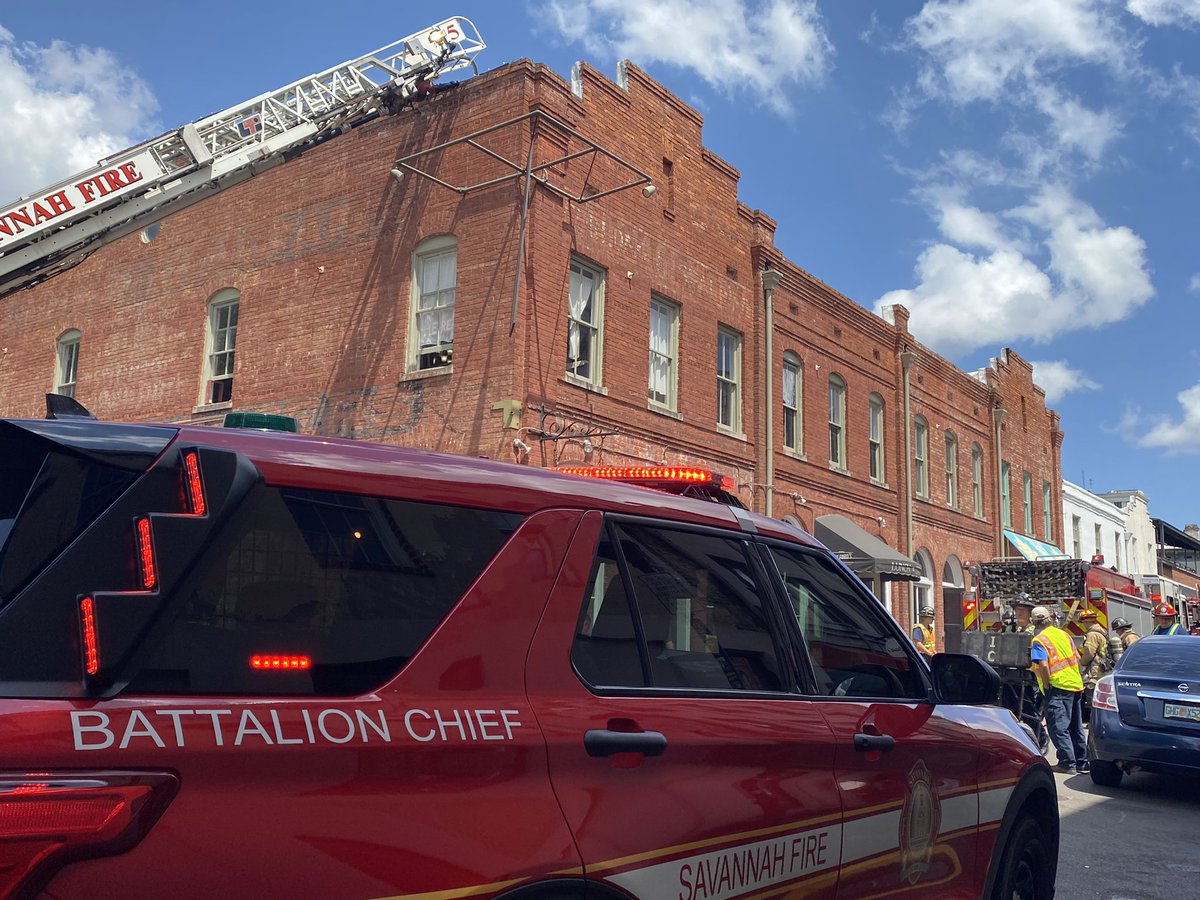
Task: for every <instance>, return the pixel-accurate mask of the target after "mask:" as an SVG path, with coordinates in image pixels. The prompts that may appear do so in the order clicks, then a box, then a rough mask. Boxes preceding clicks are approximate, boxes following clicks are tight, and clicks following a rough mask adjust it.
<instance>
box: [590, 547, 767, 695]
mask: <svg viewBox="0 0 1200 900" xmlns="http://www.w3.org/2000/svg"><path fill="white" fill-rule="evenodd" d="M609 528H610V529H611V531H610V534H609V536H607V537H606V538H605V539H604V540H603V541H601V543H600V546H599V548H598V552H597V558H596V563H595V564H594V566H593V571H592V579H591V582H590V584H589V587H588V590H587V593H586V595H585V598H584V615H583V617H582V618H581V626H580V633H579V634H577V636H576V640H575V646H574V649H573V651H572V657H573V659H574V661H575V664H576V668H577V669H578V670H579V672H580V674H581V675H582V676H583V677H584V678H585V680H588V681H589V683H592V684H593V685H595V686H603V685H605V684H609V685H624V686H646V687H669V688H702V689H711V690H745V691H778V690H782V689H783V685H784V678H783V675H782V670H781V667H780V662H779V654H778V651H777V648H776V644H775V640H774V637H773V635H772V630H771V628H770V624H769V616H768V614H767V610H766V608H765V606H764V603H763V599H762V597H760V595H759V592H758V585H757V584H756V579H755V577H754V574H753V569H752V568H751V565H750V562H749V557H748V555H747V546H746V544H745V542H743V541H739V540H731V539H727V538H722V537H719V536H716V535H710V534H698V533H695V532H690V531H683V530H675V529H670V528H661V527H656V526H650V525H636V524H629V523H620V524H615V523H614V524H610V526H609ZM614 551H616V552H614ZM618 568H620V569H621V570H622V571H623V573H624V577H621V576H620V575H619V573H618V571H617V570H618ZM630 589H632V592H633V598H632V599H633V602H632V603H630V597H629V591H630ZM589 623H590V625H589ZM588 628H590V633H585V631H586V630H587V629H588ZM639 629H640V640H638V635H639ZM635 640H638V646H637V649H638V651H639V655H640V656H641V658H642V663H641V668H640V670H639V668H637V667H635V666H634V665H633V662H634V657H633V655H632V654H631V652H630V649H631V646H632V643H633V642H634V641H635ZM592 679H596V680H594V681H593V680H592Z"/></svg>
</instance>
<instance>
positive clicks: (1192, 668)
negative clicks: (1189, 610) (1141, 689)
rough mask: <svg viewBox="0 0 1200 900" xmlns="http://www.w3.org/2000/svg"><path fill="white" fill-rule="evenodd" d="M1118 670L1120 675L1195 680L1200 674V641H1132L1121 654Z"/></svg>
mask: <svg viewBox="0 0 1200 900" xmlns="http://www.w3.org/2000/svg"><path fill="white" fill-rule="evenodd" d="M1180 645H1186V646H1180ZM1117 668H1118V670H1119V671H1121V672H1146V673H1153V674H1156V675H1163V676H1166V677H1175V678H1195V677H1197V674H1200V641H1171V642H1169V643H1168V642H1159V641H1149V642H1147V641H1134V642H1133V643H1132V644H1130V645H1129V646H1128V647H1126V648H1125V652H1124V653H1123V654H1121V662H1120V665H1119V666H1118V667H1117Z"/></svg>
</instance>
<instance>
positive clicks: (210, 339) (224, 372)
mask: <svg viewBox="0 0 1200 900" xmlns="http://www.w3.org/2000/svg"><path fill="white" fill-rule="evenodd" d="M240 302H241V295H240V294H239V293H238V292H237V291H236V290H234V289H233V288H226V289H225V290H223V291H218V292H217V293H216V294H215V295H213V298H212V299H211V300H209V301H208V335H207V340H206V345H207V347H206V350H207V352H206V353H205V356H204V368H205V372H204V400H203V402H204V403H229V402H230V401H232V400H233V355H234V352H235V350H236V349H237V326H238V306H239V305H240Z"/></svg>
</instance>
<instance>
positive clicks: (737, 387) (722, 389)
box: [717, 326, 742, 431]
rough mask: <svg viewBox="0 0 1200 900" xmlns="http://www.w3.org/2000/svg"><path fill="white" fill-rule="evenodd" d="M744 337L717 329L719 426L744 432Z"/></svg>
mask: <svg viewBox="0 0 1200 900" xmlns="http://www.w3.org/2000/svg"><path fill="white" fill-rule="evenodd" d="M741 382H742V336H741V335H740V334H738V333H737V332H736V331H731V330H729V329H728V328H725V327H724V326H721V327H720V328H718V329H717V424H718V425H719V426H721V427H722V428H728V429H730V430H731V431H741V430H742V395H741Z"/></svg>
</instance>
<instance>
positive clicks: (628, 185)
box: [0, 61, 1062, 632]
mask: <svg viewBox="0 0 1200 900" xmlns="http://www.w3.org/2000/svg"><path fill="white" fill-rule="evenodd" d="M701 126H702V119H701V117H700V116H699V114H698V113H696V111H695V110H693V109H691V108H690V107H688V106H687V105H686V104H684V103H683V102H682V101H680V100H679V98H677V97H675V96H674V95H672V94H671V93H670V92H669V91H667V90H666V89H665V88H664V87H663V86H662V85H660V84H658V83H657V82H655V81H653V80H652V79H651V78H649V77H648V76H647V75H646V74H645V73H643V72H641V71H640V70H638V69H637V68H635V67H634V66H632V65H626V66H623V67H622V69H621V77H620V78H619V79H618V83H614V82H612V81H610V80H608V79H607V78H605V77H604V76H602V75H600V74H599V73H597V72H596V71H595V70H593V69H591V68H589V67H587V66H582V65H581V66H580V67H578V69H577V70H576V72H575V73H573V78H572V81H571V83H568V82H567V81H565V80H564V79H562V78H561V77H560V76H558V75H557V74H555V73H554V72H552V71H550V70H549V69H547V68H545V67H544V66H540V65H537V64H534V63H531V62H529V61H520V62H516V63H512V64H509V65H506V66H504V67H502V68H500V69H497V70H495V71H492V72H489V73H487V74H484V75H481V76H477V77H475V78H473V79H471V80H468V81H466V82H463V83H461V84H459V85H456V86H454V87H452V88H450V89H445V90H441V91H438V92H437V93H436V94H434V95H433V96H432V97H429V98H427V99H425V100H422V101H420V102H419V104H418V105H417V106H415V107H413V108H410V109H408V110H406V111H404V112H402V113H400V114H398V115H395V116H387V117H381V118H377V119H374V120H372V121H369V122H366V123H364V124H361V125H359V126H358V127H355V128H354V129H352V130H350V131H348V132H347V133H345V134H342V135H340V136H338V137H335V138H333V139H330V140H327V141H325V142H324V143H321V144H319V145H317V146H314V147H312V148H310V149H308V150H307V151H306V152H304V153H303V154H301V155H298V156H296V157H295V158H293V159H289V160H288V161H286V162H284V163H283V164H281V165H278V166H276V167H274V168H271V169H269V170H267V171H264V172H262V173H261V174H259V175H257V176H255V177H253V178H250V179H249V180H247V181H245V182H243V183H240V184H236V185H233V186H230V187H229V188H228V189H226V190H222V191H219V192H217V193H215V194H214V195H213V196H212V197H210V198H208V199H205V200H204V201H203V202H200V203H197V204H195V205H193V206H191V207H189V208H187V209H184V210H181V211H178V212H175V213H174V214H172V215H170V216H169V217H167V218H166V219H164V220H162V222H161V223H160V224H159V225H158V226H157V227H156V228H151V229H147V230H146V231H143V232H142V233H141V234H130V235H128V236H126V237H124V238H121V239H120V240H117V241H115V242H113V243H110V244H108V245H106V246H103V247H100V248H98V249H96V250H95V251H94V252H93V253H91V255H89V256H87V257H86V258H85V259H83V260H82V261H81V262H80V263H79V264H78V265H76V266H74V267H73V268H71V269H69V270H68V271H66V272H64V273H62V274H60V275H58V276H56V277H54V278H51V279H48V280H46V281H45V282H43V283H41V284H39V285H37V286H35V287H32V288H29V289H26V290H23V291H19V292H16V293H12V294H9V295H8V296H6V297H3V298H0V334H2V335H3V338H2V340H0V343H2V344H3V348H2V352H0V415H5V416H39V415H41V414H42V412H43V394H45V393H46V392H47V391H54V390H65V391H68V392H70V391H73V392H74V394H75V396H76V397H77V399H79V400H80V401H81V402H83V403H84V404H85V405H86V406H87V407H88V408H89V409H91V410H92V411H93V412H94V413H95V414H96V415H97V416H99V417H102V418H112V419H125V420H155V421H172V422H178V421H201V422H213V423H214V424H217V423H219V422H220V420H221V418H222V416H223V415H224V414H225V413H226V412H228V411H231V410H234V411H259V412H271V413H284V414H287V415H291V416H294V417H296V418H297V419H298V420H299V422H300V427H301V429H302V430H304V431H307V432H311V433H317V434H328V435H340V436H347V437H355V438H363V439H370V440H378V441H385V442H391V443H403V444H410V445H415V446H422V447H429V448H434V449H438V450H444V451H448V452H452V453H464V454H477V455H485V456H490V457H496V458H502V459H511V460H514V461H516V462H521V463H526V464H533V465H554V464H564V463H590V464H600V463H604V464H625V463H634V462H637V463H690V464H699V465H702V466H705V467H707V468H712V469H717V470H720V471H722V472H725V473H728V474H731V475H733V476H735V477H736V479H737V482H738V485H739V491H740V495H741V498H742V500H743V501H744V502H745V503H746V505H747V506H750V507H751V508H754V509H758V510H764V511H769V512H770V513H771V514H773V515H775V516H777V517H781V518H783V517H790V518H792V519H793V520H794V521H797V522H798V523H800V524H801V525H802V526H803V527H804V528H806V529H810V530H813V529H815V530H816V531H817V533H818V536H820V535H821V529H822V525H821V524H820V523H818V520H819V519H822V517H825V516H828V515H831V514H836V515H840V516H842V517H844V518H845V519H847V520H849V522H850V523H853V526H857V528H854V527H853V526H851V527H849V528H846V527H844V526H845V523H844V522H836V521H835V520H829V519H826V520H824V522H825V526H826V527H830V526H838V527H839V528H842V531H841V532H840V533H841V534H842V536H843V537H846V538H847V539H848V540H850V541H851V542H852V543H853V542H855V541H858V543H859V545H862V546H864V547H866V545H867V544H869V542H868V541H866V539H865V538H864V537H863V533H864V532H865V533H866V534H867V535H869V536H870V537H872V538H875V539H878V540H879V541H882V542H883V543H885V544H887V545H889V546H890V547H892V548H896V550H898V551H899V556H900V557H904V558H906V559H909V560H911V559H916V560H918V562H919V563H920V567H921V571H922V572H923V573H924V574H923V577H922V580H921V582H919V583H917V584H916V586H915V588H909V587H907V586H906V585H908V584H909V582H904V581H900V582H898V583H896V582H891V581H886V580H885V578H886V575H887V574H888V572H889V566H891V569H890V571H892V572H895V571H896V569H897V568H903V565H901V564H897V563H895V561H892V563H888V562H887V561H881V562H880V564H879V565H878V566H876V565H873V564H870V563H868V564H863V565H860V566H859V568H860V569H862V574H863V575H864V578H865V579H867V580H868V581H869V582H870V583H871V584H872V586H873V588H874V589H875V590H876V591H877V593H879V594H880V595H881V596H882V597H884V598H885V599H886V601H887V602H889V603H891V604H892V608H893V612H894V614H895V615H896V616H897V617H898V618H900V619H901V620H907V619H909V617H910V616H911V615H912V609H913V608H914V606H913V604H918V603H922V602H925V600H926V599H927V600H930V601H933V602H935V603H936V605H937V607H938V612H939V623H942V622H944V623H945V624H946V625H948V626H953V625H954V624H955V622H959V621H961V604H960V599H961V596H962V589H963V587H964V585H965V578H964V568H966V565H967V563H968V562H969V561H971V560H977V559H988V558H992V557H993V556H998V555H1010V554H1011V551H1009V550H1007V549H1006V548H1005V544H1004V541H1003V536H1002V535H1003V529H1004V528H1008V527H1010V528H1012V529H1014V530H1015V531H1018V532H1024V533H1027V534H1030V535H1032V536H1035V537H1038V538H1042V539H1045V538H1049V539H1050V540H1051V541H1055V540H1056V539H1058V538H1060V537H1061V533H1062V521H1061V517H1062V513H1061V510H1062V497H1061V471H1060V470H1061V464H1060V449H1061V441H1062V432H1061V431H1060V430H1059V421H1058V416H1057V415H1056V414H1055V413H1054V412H1052V411H1050V410H1048V409H1046V406H1045V397H1044V394H1043V392H1042V391H1041V390H1040V389H1039V388H1037V387H1036V386H1035V385H1034V384H1033V382H1032V377H1031V376H1032V372H1031V368H1030V366H1029V365H1028V363H1026V362H1025V361H1024V360H1022V359H1021V358H1020V357H1019V356H1017V355H1016V354H1015V353H1013V352H1012V351H1010V350H1004V351H1002V352H1001V353H1000V356H999V357H998V358H997V359H996V360H994V361H993V364H992V365H991V366H990V367H989V368H988V369H987V370H986V371H985V372H982V373H976V374H969V373H966V372H963V371H961V370H959V369H957V368H955V367H954V366H953V365H951V364H950V363H949V362H947V361H946V360H944V359H942V358H941V357H939V356H937V355H936V354H934V353H933V352H931V351H930V350H928V349H927V348H925V347H923V346H922V345H921V344H920V343H919V342H918V341H917V340H916V339H915V338H914V337H913V336H912V335H911V334H910V333H909V332H908V328H907V318H908V314H907V311H905V310H904V309H903V308H901V307H896V308H893V309H892V310H891V313H892V315H891V318H892V320H893V321H887V320H885V319H882V318H879V317H877V316H875V315H873V314H872V313H870V312H868V311H867V310H866V309H864V308H863V307H861V306H859V305H858V304H856V303H854V302H852V301H851V300H849V299H847V298H846V297H844V296H842V295H841V294H839V293H838V292H837V291H836V290H834V289H833V288H831V287H829V286H828V285H825V284H823V283H822V282H821V281H819V280H818V279H816V278H814V277H813V276H812V275H810V274H808V273H807V272H806V271H804V270H803V269H802V268H800V266H799V265H797V264H796V263H794V262H792V261H789V260H787V259H784V258H783V257H782V255H781V253H780V252H779V251H778V250H777V249H776V248H775V245H774V231H775V222H774V221H773V220H772V219H771V218H770V217H769V216H768V215H767V214H765V213H763V212H760V211H758V210H753V209H749V208H747V207H746V206H744V205H743V204H741V203H740V202H739V201H738V172H737V170H736V169H735V168H734V167H733V166H732V165H730V163H728V162H726V161H724V160H722V159H719V158H718V157H716V156H715V155H713V154H712V153H711V152H710V151H708V150H707V149H705V147H704V145H703V142H702V134H701ZM464 138H469V139H468V140H463V139H464ZM531 148H532V149H531ZM397 161H399V164H398V163H397ZM527 165H530V166H531V167H532V169H533V170H534V172H535V176H536V177H534V178H532V179H529V180H528V184H527V180H526V179H525V178H524V177H522V173H523V171H524V170H525V168H526V166H527ZM393 169H395V170H396V172H395V173H393ZM397 174H398V175H399V176H400V177H396V175H397ZM651 183H652V184H653V186H654V191H653V192H650V191H648V190H646V188H647V187H648V186H649V185H650V184H651ZM527 188H528V190H527ZM648 194H649V195H648ZM906 421H909V422H912V423H913V428H912V429H911V431H906V428H905V422H906ZM910 463H911V465H910ZM1003 484H1006V485H1007V487H1006V488H1003V489H1002V487H1001V486H1002V485H1003ZM1047 491H1048V495H1047V494H1046V492H1047ZM1005 494H1006V495H1007V507H1008V510H1009V512H1008V513H1007V514H1006V515H1007V516H1008V517H1009V518H1007V519H1006V518H1005V516H1004V515H1002V513H1001V512H1000V510H1001V507H1002V505H1003V500H1004V497H1003V496H1002V495H1005ZM1006 522H1007V523H1008V524H1005V523H1006ZM874 546H875V545H874V544H871V545H870V546H869V547H866V549H864V553H866V555H867V556H870V555H871V554H870V552H869V551H870V549H871V548H872V547H874ZM893 555H894V554H893ZM860 562H861V561H860ZM902 562H903V561H902ZM881 573H882V576H883V577H876V576H879V575H881ZM967 586H968V587H969V585H967ZM943 606H944V610H943ZM950 631H951V632H952V631H953V628H952V627H951V629H950Z"/></svg>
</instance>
